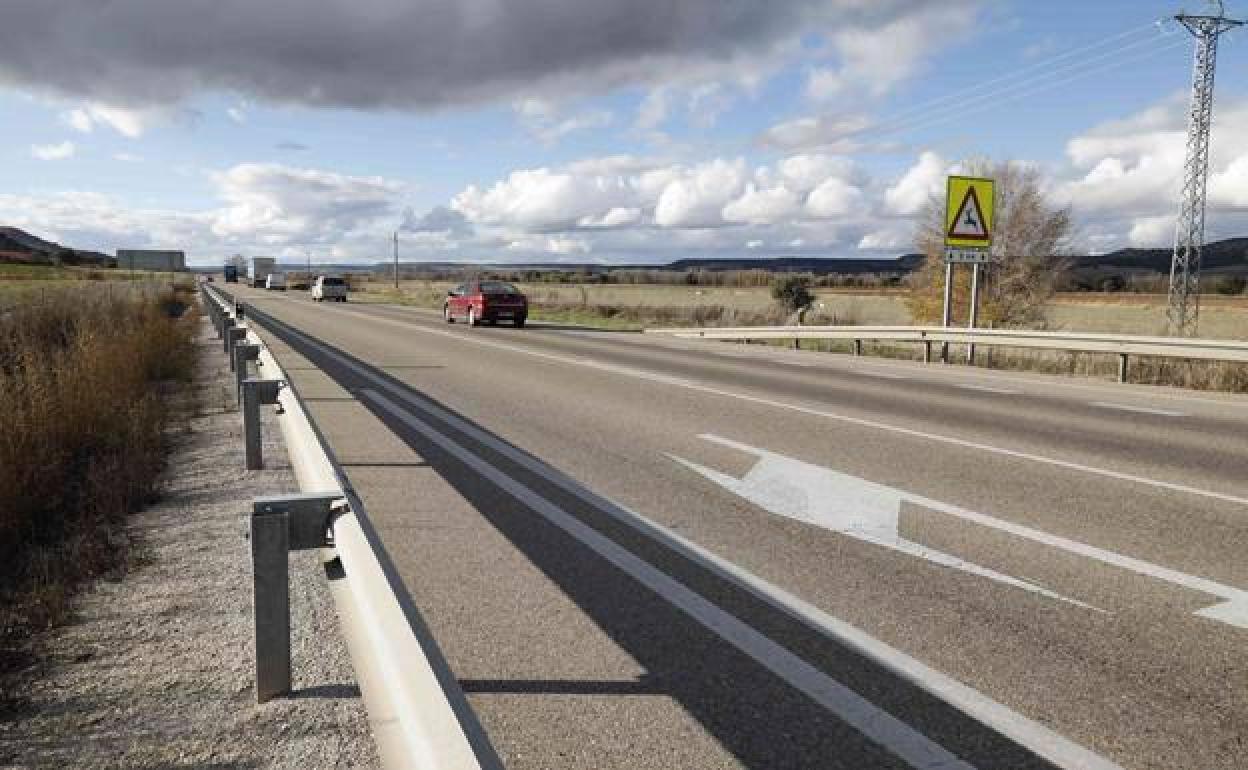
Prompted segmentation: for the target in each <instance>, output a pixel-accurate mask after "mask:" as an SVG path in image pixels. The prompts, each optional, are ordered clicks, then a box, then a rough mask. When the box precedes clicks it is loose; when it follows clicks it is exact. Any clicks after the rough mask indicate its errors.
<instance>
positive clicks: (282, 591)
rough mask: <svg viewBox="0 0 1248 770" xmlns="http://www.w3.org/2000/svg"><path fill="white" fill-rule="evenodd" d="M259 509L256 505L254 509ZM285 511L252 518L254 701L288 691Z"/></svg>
mask: <svg viewBox="0 0 1248 770" xmlns="http://www.w3.org/2000/svg"><path fill="white" fill-rule="evenodd" d="M257 507H258V506H257ZM288 519H289V516H288V514H287V513H286V511H265V512H260V511H253V512H252V515H251V574H252V597H253V605H254V607H255V631H256V701H257V702H258V703H264V702H265V701H267V700H269V699H270V698H273V697H274V696H277V695H282V694H284V693H288V692H290V587H289V586H290V563H289V560H288V558H287V554H288V553H290V527H289V523H288Z"/></svg>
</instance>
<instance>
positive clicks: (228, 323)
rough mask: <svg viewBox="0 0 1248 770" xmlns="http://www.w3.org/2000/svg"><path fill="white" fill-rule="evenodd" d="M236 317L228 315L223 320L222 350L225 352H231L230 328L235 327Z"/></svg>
mask: <svg viewBox="0 0 1248 770" xmlns="http://www.w3.org/2000/svg"><path fill="white" fill-rule="evenodd" d="M234 323H235V322H234V319H233V318H230V317H229V316H228V315H227V316H225V317H224V318H223V319H222V320H221V340H222V341H221V351H222V352H223V353H225V354H227V355H228V354H229V352H230V330H231V329H233V328H234Z"/></svg>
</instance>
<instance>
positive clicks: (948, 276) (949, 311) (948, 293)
mask: <svg viewBox="0 0 1248 770" xmlns="http://www.w3.org/2000/svg"><path fill="white" fill-rule="evenodd" d="M952 316H953V263H952V262H946V263H945V307H944V310H942V311H941V314H940V325H941V326H948V325H949V321H950V319H951V318H952ZM940 362H941V363H942V364H947V363H949V343H948V342H942V343H940Z"/></svg>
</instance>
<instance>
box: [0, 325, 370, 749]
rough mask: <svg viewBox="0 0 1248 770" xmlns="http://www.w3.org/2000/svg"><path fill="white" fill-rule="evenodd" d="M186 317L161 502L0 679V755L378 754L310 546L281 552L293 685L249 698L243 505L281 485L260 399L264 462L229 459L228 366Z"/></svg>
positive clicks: (281, 458) (237, 447) (238, 454)
mask: <svg viewBox="0 0 1248 770" xmlns="http://www.w3.org/2000/svg"><path fill="white" fill-rule="evenodd" d="M201 324H202V326H201V334H200V336H199V338H198V340H197V343H196V344H197V345H198V347H199V364H198V378H197V381H196V385H195V387H196V389H197V393H196V396H197V398H196V403H197V404H198V407H197V409H196V411H195V413H194V416H193V417H192V418H191V419H190V421H189V426H188V429H187V431H186V432H185V433H184V434H180V435H178V436H177V437H176V438H175V440H174V449H173V454H172V456H171V458H170V470H169V472H168V476H167V478H166V482H165V494H164V497H163V499H162V500H161V502H159V503H158V504H156V505H154V506H152V507H151V508H149V509H148V510H145V511H143V512H142V513H139V514H136V515H135V516H133V517H132V518H131V521H130V524H129V530H130V536H131V538H132V539H134V540H135V541H136V548H135V550H136V552H137V553H138V554H139V556H138V558H137V559H136V562H135V563H134V564H133V565H132V566H131V568H130V571H129V573H128V574H126V575H125V576H124V577H123V578H121V579H119V580H104V581H101V582H100V583H98V584H97V585H96V586H95V587H94V589H92V590H90V591H88V592H86V593H84V594H82V595H81V596H80V597H79V598H78V600H77V601H76V603H75V611H74V617H73V619H72V620H71V621H70V622H69V624H67V625H66V626H64V627H62V628H59V629H56V630H54V631H52V632H50V633H49V634H47V635H46V636H45V637H44V638H42V639H40V640H37V644H36V650H37V653H36V654H35V656H34V657H33V658H32V661H31V664H30V665H29V666H27V667H26V668H25V669H24V670H21V671H19V672H17V673H16V674H14V675H13V676H12V677H11V678H10V679H9V680H8V681H3V682H0V685H2V688H3V689H2V693H0V767H16V768H27V767H31V768H33V767H52V766H70V767H152V768H155V767H215V768H227V767H230V768H232V767H264V768H317V767H375V766H377V765H378V760H377V756H376V748H375V746H374V744H373V740H372V736H371V733H370V730H369V726H368V722H367V717H366V714H365V711H364V705H363V701H362V700H361V697H360V693H359V689H358V686H357V685H356V682H355V675H354V672H353V671H352V668H351V662H350V659H349V657H348V655H347V652H346V648H345V646H344V644H343V641H342V637H341V636H340V634H339V629H338V617H337V613H336V611H335V608H334V605H333V600H332V598H331V596H330V593H329V586H328V584H327V581H326V577H325V573H324V569H323V567H322V565H321V563H320V560H319V558H318V556H317V554H316V552H314V551H309V552H301V553H294V554H292V555H291V587H290V599H291V627H292V636H293V640H292V641H293V647H294V649H293V652H292V657H293V665H294V672H293V673H294V687H295V693H294V694H293V696H292V697H289V698H281V699H277V700H274V701H271V702H269V703H266V704H262V705H258V704H256V702H255V694H254V689H253V687H254V666H255V662H254V661H255V653H254V643H253V639H252V619H251V590H252V589H251V563H250V551H249V546H248V543H247V540H246V539H245V537H244V532H245V525H246V514H247V512H249V511H250V508H251V501H252V499H253V498H255V497H257V496H261V495H268V494H278V493H281V492H282V491H289V490H294V489H295V482H294V477H293V475H292V474H291V473H290V469H289V466H288V464H287V459H286V452H285V448H284V447H283V446H282V443H281V433H280V431H279V429H278V426H277V424H276V420H275V418H274V416H273V413H272V411H271V410H268V409H266V410H265V424H264V436H265V447H264V452H265V459H266V464H267V466H268V468H267V469H266V470H263V471H245V470H243V466H244V462H243V441H242V421H241V417H240V415H239V413H238V411H237V408H236V407H235V404H234V396H233V381H232V379H231V378H232V375H231V373H230V371H229V365H228V363H227V361H226V359H225V357H224V356H223V355H222V353H221V348H220V341H219V340H217V338H216V337H215V335H214V334H213V332H212V327H211V325H210V324H209V323H208V322H207V321H206V320H202V321H201Z"/></svg>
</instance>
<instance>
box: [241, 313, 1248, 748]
mask: <svg viewBox="0 0 1248 770" xmlns="http://www.w3.org/2000/svg"><path fill="white" fill-rule="evenodd" d="M236 293H237V294H238V295H239V296H240V297H241V298H242V299H244V300H245V301H247V302H249V303H250V304H251V305H252V306H253V307H254V308H255V309H256V310H259V311H261V313H262V314H263V315H259V316H258V319H259V320H260V321H262V322H265V323H267V326H268V328H267V330H266V331H265V334H266V336H267V337H268V338H269V339H270V340H271V342H272V345H273V348H274V350H275V352H276V353H277V355H278V358H279V360H280V361H281V362H282V363H283V365H284V366H286V367H287V368H288V371H289V374H290V376H291V378H292V380H294V382H295V384H296V386H297V387H298V388H299V389H300V391H301V393H302V394H303V395H304V397H305V398H306V399H307V400H308V403H309V407H310V409H311V411H312V413H313V416H314V418H315V419H316V420H317V421H318V423H319V424H320V425H321V427H322V429H323V430H324V432H325V433H326V435H327V437H328V439H329V441H330V444H331V446H332V448H333V449H334V451H335V453H336V454H337V455H338V458H339V460H340V461H341V462H342V463H343V465H344V469H345V470H346V472H347V474H348V476H349V477H350V479H351V482H352V484H353V486H355V487H356V489H357V491H358V492H359V494H360V495H361V498H362V499H363V500H364V502H365V504H366V505H367V506H368V507H369V510H370V513H371V515H372V516H373V518H374V519H375V520H376V521H377V524H378V528H379V530H380V532H381V534H382V537H383V539H384V541H385V544H386V547H387V549H388V550H389V551H390V552H391V555H392V556H393V558H394V559H395V562H396V564H397V565H398V568H399V569H400V571H401V572H402V573H403V577H404V581H405V583H406V585H407V586H408V588H409V590H410V591H411V593H412V596H413V597H414V599H415V600H416V603H417V605H418V606H419V607H420V608H421V611H422V612H423V613H424V614H425V615H426V618H427V620H428V621H429V624H430V627H431V629H432V630H433V632H434V634H435V636H436V637H437V639H438V641H439V643H440V644H441V645H442V647H443V649H444V651H445V653H446V656H447V658H448V661H449V662H450V664H451V666H452V668H453V670H454V671H455V673H456V675H457V677H458V678H459V680H460V681H461V684H462V685H463V687H464V689H465V691H466V692H467V693H468V697H469V699H470V702H471V703H472V705H473V707H474V708H475V709H476V710H477V712H478V713H479V715H480V717H481V720H482V723H483V725H484V726H485V728H486V730H487V732H488V733H489V735H490V738H491V740H492V741H493V742H494V744H495V746H496V747H498V749H499V752H500V754H501V755H502V756H503V758H504V760H505V761H506V763H507V764H508V765H509V766H513V767H563V766H577V767H594V768H601V767H720V766H727V767H731V766H749V767H846V768H861V767H905V766H912V767H932V768H935V767H949V766H957V763H959V762H964V763H966V764H967V765H970V766H979V767H1023V766H1045V765H1046V762H1045V761H1044V760H1043V759H1042V758H1041V757H1040V756H1037V754H1036V752H1037V751H1038V752H1040V754H1043V755H1044V756H1046V757H1048V758H1049V759H1051V760H1053V761H1055V762H1059V763H1065V764H1068V765H1073V766H1080V765H1082V766H1093V765H1094V764H1095V763H1096V762H1098V761H1101V760H1100V759H1099V758H1098V756H1097V755H1100V757H1103V758H1105V760H1106V761H1113V762H1118V763H1121V764H1123V765H1126V766H1131V767H1156V768H1175V767H1197V768H1216V767H1227V768H1230V767H1243V766H1245V765H1246V764H1248V746H1246V745H1245V737H1246V736H1245V732H1246V728H1245V725H1248V688H1246V687H1245V685H1248V678H1246V676H1245V675H1246V673H1248V666H1246V665H1245V663H1244V657H1245V656H1244V651H1245V640H1246V639H1248V593H1245V592H1244V590H1243V589H1244V588H1245V587H1248V561H1246V560H1245V559H1244V558H1243V555H1244V553H1246V552H1248V551H1246V546H1248V484H1246V483H1245V474H1244V469H1245V468H1248V441H1246V440H1245V436H1246V435H1248V433H1246V429H1248V400H1246V399H1243V398H1236V397H1230V396H1219V395H1210V394H1199V395H1198V394H1185V393H1181V392H1178V391H1171V390H1160V389H1145V388H1138V387H1118V386H1114V385H1110V384H1103V383H1095V382H1090V381H1069V380H1062V379H1058V378H1049V377H1041V376H1030V375H1003V374H994V373H985V372H976V371H970V370H955V369H950V368H943V367H922V366H921V365H912V364H906V363H899V362H873V361H868V360H864V359H850V358H846V357H837V356H822V355H817V354H802V353H797V352H793V351H783V350H777V349H767V350H760V349H755V348H742V347H739V346H731V345H726V344H715V343H686V342H678V341H662V340H652V339H647V338H644V337H641V336H640V335H632V334H619V333H607V332H590V331H585V330H570V329H561V328H556V327H541V326H534V327H532V328H528V329H524V330H516V329H512V328H509V327H497V328H491V327H479V328H473V329H469V328H466V327H464V326H463V325H462V324H456V325H446V324H444V323H443V322H442V321H441V319H440V318H437V317H436V316H434V315H431V314H428V313H423V312H419V311H412V310H407V309H401V308H392V307H380V306H358V305H352V304H347V305H328V306H322V305H318V304H314V303H312V302H311V301H309V300H308V299H307V298H306V296H305V295H303V294H302V293H299V294H296V293H290V294H276V293H266V292H263V291H254V290H250V289H239V290H236Z"/></svg>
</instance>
